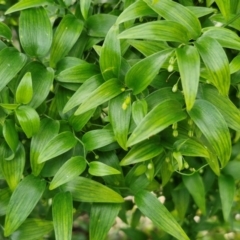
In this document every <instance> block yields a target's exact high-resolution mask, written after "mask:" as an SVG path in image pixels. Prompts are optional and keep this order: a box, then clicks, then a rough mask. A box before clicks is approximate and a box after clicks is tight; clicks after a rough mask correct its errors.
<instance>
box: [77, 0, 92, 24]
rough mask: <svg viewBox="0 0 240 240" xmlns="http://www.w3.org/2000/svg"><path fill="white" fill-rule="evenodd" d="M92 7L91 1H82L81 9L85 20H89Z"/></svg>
mask: <svg viewBox="0 0 240 240" xmlns="http://www.w3.org/2000/svg"><path fill="white" fill-rule="evenodd" d="M90 6H91V0H82V1H80V9H81V13H82V15H83V18H84V19H85V20H87V18H88V12H89V9H90Z"/></svg>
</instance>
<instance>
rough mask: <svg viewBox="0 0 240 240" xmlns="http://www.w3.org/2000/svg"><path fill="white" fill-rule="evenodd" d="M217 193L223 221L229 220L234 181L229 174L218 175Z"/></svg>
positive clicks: (233, 194)
mask: <svg viewBox="0 0 240 240" xmlns="http://www.w3.org/2000/svg"><path fill="white" fill-rule="evenodd" d="M218 186H219V193H220V198H221V203H222V211H223V217H224V220H225V222H229V217H230V212H231V208H232V206H233V200H234V196H235V181H234V178H233V177H232V176H230V175H226V176H225V175H221V176H220V177H218Z"/></svg>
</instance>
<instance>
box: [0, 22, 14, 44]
mask: <svg viewBox="0 0 240 240" xmlns="http://www.w3.org/2000/svg"><path fill="white" fill-rule="evenodd" d="M0 37H3V38H6V39H8V40H11V39H12V32H11V29H10V28H9V27H8V26H7V25H6V24H4V23H3V22H0Z"/></svg>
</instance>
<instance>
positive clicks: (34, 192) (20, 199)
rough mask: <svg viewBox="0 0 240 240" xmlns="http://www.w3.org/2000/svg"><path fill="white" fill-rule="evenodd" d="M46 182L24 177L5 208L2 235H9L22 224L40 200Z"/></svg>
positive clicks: (32, 177)
mask: <svg viewBox="0 0 240 240" xmlns="http://www.w3.org/2000/svg"><path fill="white" fill-rule="evenodd" d="M45 187H46V182H45V181H43V180H40V179H39V178H37V177H34V176H33V175H28V176H27V177H25V178H24V179H23V180H22V181H21V182H20V183H19V184H18V186H17V188H16V189H15V190H14V192H13V194H12V196H11V198H10V202H9V205H8V208H7V213H6V219H5V225H4V235H5V236H6V237H7V236H9V235H11V234H12V233H13V232H14V231H15V230H16V229H18V227H19V226H20V225H21V224H22V223H23V222H24V220H25V219H26V218H27V217H28V215H29V214H30V213H31V212H32V210H33V208H34V207H35V206H36V204H37V202H38V201H39V199H40V198H41V196H42V194H43V192H44V190H45Z"/></svg>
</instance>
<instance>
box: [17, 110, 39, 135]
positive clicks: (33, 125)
mask: <svg viewBox="0 0 240 240" xmlns="http://www.w3.org/2000/svg"><path fill="white" fill-rule="evenodd" d="M15 112H16V116H17V119H18V121H19V124H20V126H21V127H22V129H23V131H24V133H25V134H26V136H27V138H30V137H32V136H33V135H34V134H36V133H37V132H38V130H39V127H40V118H39V115H38V113H37V112H36V110H34V109H33V108H31V107H29V106H20V107H19V108H17V109H16V111H15Z"/></svg>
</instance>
